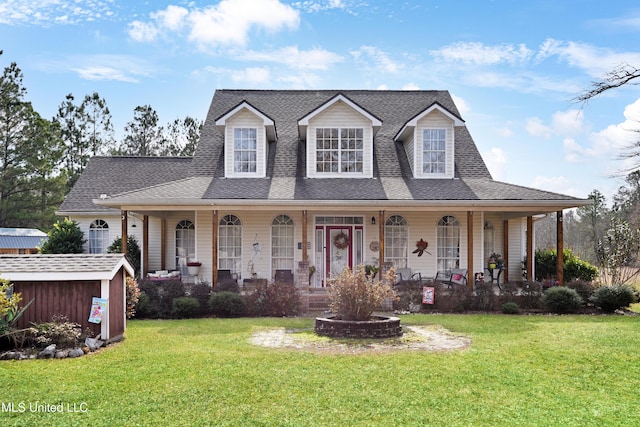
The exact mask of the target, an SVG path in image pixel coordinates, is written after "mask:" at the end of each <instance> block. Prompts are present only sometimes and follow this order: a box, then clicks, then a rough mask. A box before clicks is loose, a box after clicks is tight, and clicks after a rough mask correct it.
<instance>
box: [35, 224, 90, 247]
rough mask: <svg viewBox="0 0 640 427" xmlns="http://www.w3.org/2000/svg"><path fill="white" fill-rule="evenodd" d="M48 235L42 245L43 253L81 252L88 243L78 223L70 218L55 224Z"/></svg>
mask: <svg viewBox="0 0 640 427" xmlns="http://www.w3.org/2000/svg"><path fill="white" fill-rule="evenodd" d="M47 236H48V237H47V240H46V241H45V242H44V243H43V244H42V246H41V247H40V252H42V253H43V254H81V253H82V251H83V246H84V244H85V243H86V239H85V238H84V233H83V232H82V230H80V226H79V225H78V223H77V222H75V221H71V220H70V219H68V218H65V219H63V220H62V221H58V222H56V223H55V224H53V228H52V229H51V230H49V232H48V233H47Z"/></svg>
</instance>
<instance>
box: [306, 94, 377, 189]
mask: <svg viewBox="0 0 640 427" xmlns="http://www.w3.org/2000/svg"><path fill="white" fill-rule="evenodd" d="M381 125H382V122H381V121H380V119H378V118H377V117H375V116H374V115H372V114H371V113H369V112H368V111H366V110H365V109H363V108H362V107H360V106H359V105H358V104H356V103H355V102H353V101H351V100H350V99H349V98H347V97H346V96H344V95H342V94H338V95H336V96H334V97H333V98H331V99H330V100H328V101H327V102H325V103H324V104H322V105H320V106H319V107H318V108H316V109H315V110H313V111H311V112H310V113H309V114H307V115H306V116H304V117H303V118H302V119H300V120H298V130H299V132H300V139H301V140H302V141H306V143H307V147H306V149H307V153H306V154H307V177H309V178H371V177H372V176H373V139H374V136H375V134H376V132H377V131H378V129H380V126H381Z"/></svg>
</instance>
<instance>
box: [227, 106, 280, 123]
mask: <svg viewBox="0 0 640 427" xmlns="http://www.w3.org/2000/svg"><path fill="white" fill-rule="evenodd" d="M242 110H249V111H250V112H252V113H253V114H255V115H256V116H258V117H259V118H260V119H262V123H263V125H264V126H273V125H274V123H273V120H271V119H270V118H269V117H267V116H265V115H264V114H263V113H262V112H260V111H259V110H258V109H256V108H255V107H253V106H252V105H251V104H249V103H248V102H246V101H243V102H242V103H241V104H239V105H238V106H237V107H235V108H234V109H233V110H231V111H229V112H228V113H227V114H225V115H224V116H222V117H220V118H218V119H217V120H216V123H215V125H216V126H226V123H227V120H228V119H230V118H231V117H233V116H234V115H236V114H237V113H239V112H240V111H242Z"/></svg>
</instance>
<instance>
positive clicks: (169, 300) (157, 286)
mask: <svg viewBox="0 0 640 427" xmlns="http://www.w3.org/2000/svg"><path fill="white" fill-rule="evenodd" d="M139 287H140V291H142V293H143V294H144V295H146V296H143V295H141V296H140V301H138V305H137V307H136V311H137V317H139V318H144V317H146V318H169V317H171V315H172V310H173V300H174V299H176V298H179V297H183V296H185V289H184V284H183V283H182V282H181V281H180V280H166V281H161V282H157V281H152V280H143V281H141V282H140V285H139Z"/></svg>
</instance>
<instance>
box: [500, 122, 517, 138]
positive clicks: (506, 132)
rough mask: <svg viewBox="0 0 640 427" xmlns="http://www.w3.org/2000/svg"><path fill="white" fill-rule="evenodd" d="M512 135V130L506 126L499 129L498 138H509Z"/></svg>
mask: <svg viewBox="0 0 640 427" xmlns="http://www.w3.org/2000/svg"><path fill="white" fill-rule="evenodd" d="M513 135H514V134H513V130H511V128H510V127H509V126H508V125H507V126H505V127H503V128H501V129H500V136H503V137H505V138H511V137H512V136H513Z"/></svg>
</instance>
